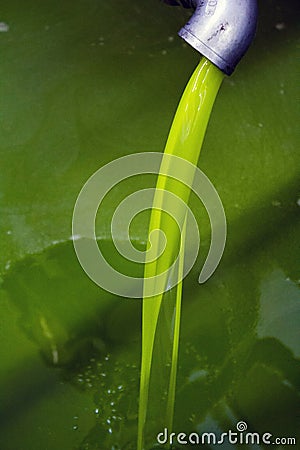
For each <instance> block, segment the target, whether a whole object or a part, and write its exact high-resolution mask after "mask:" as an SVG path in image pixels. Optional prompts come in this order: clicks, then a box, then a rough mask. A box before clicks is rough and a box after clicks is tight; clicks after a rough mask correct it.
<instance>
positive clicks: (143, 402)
mask: <svg viewBox="0 0 300 450" xmlns="http://www.w3.org/2000/svg"><path fill="white" fill-rule="evenodd" d="M223 77H224V75H223V74H222V72H221V71H220V70H219V69H217V68H216V67H215V66H214V65H213V64H211V63H210V62H209V61H208V60H207V59H205V58H203V59H202V60H201V62H200V64H199V65H198V67H197V68H196V70H195V72H194V73H193V75H192V76H191V78H190V80H189V82H188V84H187V86H186V89H185V91H184V93H183V96H182V98H181V101H180V103H179V106H178V109H177V111H176V115H175V118H174V121H173V123H172V127H171V130H170V133H169V137H168V140H167V144H166V148H165V154H170V155H175V156H178V157H181V158H184V159H186V160H187V161H189V162H191V163H193V164H195V165H196V164H197V162H198V159H199V155H200V150H201V146H202V142H203V139H204V136H205V131H206V127H207V124H208V121H209V117H210V114H211V110H212V107H213V104H214V101H215V98H216V95H217V93H218V90H219V87H220V85H221V83H222V80H223ZM167 164H168V161H167V160H166V159H164V158H163V159H162V163H161V170H162V171H164V173H168V166H167ZM156 188H157V189H159V190H161V191H164V190H167V191H170V192H172V193H173V194H175V195H177V196H178V197H180V198H181V199H182V200H183V201H184V202H185V203H187V202H188V200H189V195H190V189H189V188H188V187H187V186H185V185H183V184H182V183H180V182H178V181H176V180H174V179H173V178H170V177H168V176H164V175H161V174H160V175H158V179H157V184H156ZM161 191H160V192H161ZM160 192H158V193H157V195H155V197H154V202H153V209H152V213H151V217H150V225H149V235H150V233H151V232H152V231H153V230H157V229H161V230H163V231H164V232H165V234H166V238H167V247H166V249H165V251H164V253H163V256H161V257H160V258H158V259H157V260H156V261H153V262H147V260H146V265H145V272H144V277H145V285H144V293H147V294H148V295H147V298H144V300H143V322H142V364H141V381H140V403H139V427H138V450H141V449H142V448H143V445H144V444H143V440H144V438H143V435H144V432H145V430H144V427H145V424H146V420H147V409H148V406H149V405H148V402H151V398H148V397H149V384H150V374H151V365H152V358H153V351H154V345H155V339H157V342H158V344H157V345H160V343H161V341H162V340H163V341H165V340H167V341H168V342H167V345H166V348H165V349H164V352H165V357H163V358H161V365H162V366H163V367H157V368H156V370H157V371H158V372H159V376H160V378H162V377H163V373H164V371H165V369H164V367H165V365H166V364H168V361H169V360H170V361H171V367H170V373H169V384H167V385H166V387H165V389H164V390H167V391H168V394H167V402H166V405H167V408H166V409H165V408H164V407H163V408H162V410H161V411H155V407H153V408H151V407H150V410H151V409H153V410H154V411H153V413H154V414H155V415H157V416H159V417H161V419H162V423H161V424H162V425H163V422H164V421H165V424H168V426H169V427H171V426H172V416H173V409H174V398H175V385H176V368H177V367H176V366H177V355H178V339H179V324H180V310H181V306H180V304H181V291H182V283H179V284H178V285H177V287H176V288H175V289H174V291H175V292H174V293H173V298H174V299H173V306H172V300H171V305H170V301H168V306H167V307H164V306H163V307H162V301H163V297H164V295H163V294H160V295H155V296H152V297H149V292H151V283H153V281H151V280H150V281H147V278H149V277H154V276H155V275H156V274H157V273H161V272H164V271H165V270H167V269H168V268H169V267H170V265H171V263H172V258H173V257H174V253H175V252H176V250H178V249H179V247H180V241H181V239H182V236H180V231H179V229H178V227H177V225H176V224H175V222H174V221H173V220H172V218H171V217H170V216H169V215H167V214H164V213H163V212H162V211H161V210H160V209H158V208H159V207H160V206H161V205H162V203H163V196H161V194H160ZM177 213H178V216H177V217H178V218H179V221H181V222H182V221H183V220H184V217H185V211H184V210H182V211H181V210H178V211H177ZM181 265H182V264H181ZM178 275H179V274H174V275H173V276H175V277H176V276H178ZM149 283H150V285H149ZM167 283H168V280H167V278H166V280H165V286H167ZM168 295H172V294H168ZM163 303H164V302H163ZM161 309H165V310H166V309H168V312H166V313H165V314H164V316H165V319H164V320H162V321H161V322H159V314H160V313H161ZM174 311H175V330H170V333H169V334H168V335H166V332H165V330H166V329H170V322H171V321H172V318H173V315H174ZM158 323H160V326H159V327H157V324H158ZM156 335H157V336H160V335H161V336H160V338H157V337H156ZM163 335H164V336H163ZM170 336H171V337H170ZM161 350H162V349H161ZM170 355H171V356H170ZM170 361H169V364H170ZM153 377H154V378H155V374H153ZM155 395H157V396H161V395H163V392H156V394H155ZM154 403H155V401H154ZM156 425H157V424H156Z"/></svg>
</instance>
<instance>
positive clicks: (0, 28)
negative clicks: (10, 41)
mask: <svg viewBox="0 0 300 450" xmlns="http://www.w3.org/2000/svg"><path fill="white" fill-rule="evenodd" d="M8 31H9V25H8V24H7V23H5V22H0V33H7V32H8Z"/></svg>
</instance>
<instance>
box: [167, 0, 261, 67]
mask: <svg viewBox="0 0 300 450" xmlns="http://www.w3.org/2000/svg"><path fill="white" fill-rule="evenodd" d="M165 2H166V3H169V4H172V5H179V4H181V5H182V6H184V7H185V8H195V12H194V14H193V15H192V17H191V18H190V20H189V21H188V22H187V24H186V25H185V26H184V27H183V28H182V29H181V30H180V31H179V33H178V34H179V36H181V37H182V38H183V39H184V40H185V41H186V42H187V43H188V44H190V45H191V46H192V47H194V48H195V49H196V50H198V52H200V53H201V54H202V55H204V56H205V57H206V58H207V59H209V60H210V61H211V62H212V63H213V64H215V65H216V66H217V67H218V68H219V69H220V70H222V71H223V72H224V73H225V74H227V75H231V74H232V72H233V71H234V69H235V67H236V65H237V64H238V62H239V61H240V60H241V59H242V57H243V56H244V54H245V53H246V51H247V50H248V47H249V46H250V44H251V42H252V40H253V38H254V35H255V30H256V24H257V0H165Z"/></svg>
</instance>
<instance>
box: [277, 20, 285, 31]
mask: <svg viewBox="0 0 300 450" xmlns="http://www.w3.org/2000/svg"><path fill="white" fill-rule="evenodd" d="M275 28H276V30H278V31H282V30H285V28H286V25H285V23H284V22H278V23H276V25H275Z"/></svg>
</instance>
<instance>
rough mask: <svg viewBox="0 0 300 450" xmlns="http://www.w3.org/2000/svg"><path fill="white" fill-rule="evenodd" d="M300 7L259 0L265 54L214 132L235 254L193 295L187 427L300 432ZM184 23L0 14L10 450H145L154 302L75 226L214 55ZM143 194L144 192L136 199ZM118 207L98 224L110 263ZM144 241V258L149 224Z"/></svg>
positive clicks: (88, 12)
mask: <svg viewBox="0 0 300 450" xmlns="http://www.w3.org/2000/svg"><path fill="white" fill-rule="evenodd" d="M296 5H297V2H296V1H292V0H290V1H283V0H282V1H279V0H278V1H275V0H274V1H273V0H268V1H260V2H259V6H260V16H259V24H258V32H257V37H256V39H255V42H254V44H253V45H252V47H251V48H250V50H249V52H248V53H247V55H246V56H245V57H244V59H243V61H242V62H241V63H240V65H239V67H238V68H237V70H236V72H235V74H234V75H233V76H232V77H231V78H226V80H225V81H224V84H223V86H222V88H221V91H220V93H219V95H218V98H217V101H216V105H215V108H214V111H213V114H212V117H211V121H210V124H209V128H208V132H207V136H206V139H205V143H204V147H203V150H202V153H201V159H200V164H199V165H200V167H201V169H202V170H204V172H205V173H206V174H207V175H208V176H209V177H210V179H211V180H212V181H213V183H214V184H215V186H216V188H217V190H218V192H219V194H220V197H221V198H222V201H223V203H224V207H225V210H226V215H227V220H228V242H227V247H226V251H225V254H224V257H223V260H222V262H221V264H220V267H219V268H218V271H217V272H216V274H215V275H214V276H213V278H212V279H211V280H209V281H208V282H207V283H206V284H205V285H204V286H201V287H200V286H199V285H198V284H197V275H198V273H199V272H200V267H201V261H202V259H203V257H204V256H200V259H199V261H198V263H197V264H196V266H195V268H194V271H193V272H192V274H191V275H190V276H189V277H188V279H187V280H186V283H185V286H184V302H183V303H184V304H183V317H182V339H181V347H180V369H179V380H178V394H177V403H176V413H175V423H176V429H177V430H178V431H185V430H192V429H195V428H196V427H197V426H198V425H199V424H202V425H200V428H199V430H200V429H203V430H205V431H209V430H210V429H216V428H217V429H218V430H224V431H227V429H228V428H232V429H234V428H235V424H236V422H237V421H238V420H245V421H246V422H247V423H248V426H249V429H251V430H252V431H260V432H267V431H269V432H271V433H273V434H274V436H296V434H297V432H298V430H299V429H300V423H299V422H300V417H299V416H300V413H299V409H300V405H299V382H300V376H299V359H297V358H299V356H300V339H299V312H300V308H299V300H300V296H299V279H300V274H299V212H300V205H299V203H300V193H299V166H300V161H299V160H300V157H299V148H298V144H299V130H297V128H299V127H298V125H297V124H298V117H299V107H298V104H299V88H298V85H299V82H298V78H299V77H298V74H299V63H297V49H296V45H297V39H296V37H297V28H296V23H297V17H296ZM187 17H188V12H187V11H185V10H182V9H180V8H171V7H168V6H166V5H164V4H162V3H161V2H159V1H155V0H148V1H146V0H139V1H138V0H134V1H129V0H120V1H118V2H112V1H106V2H105V1H104V0H98V1H94V0H85V1H83V0H82V1H80V0H76V1H72V2H71V1H63V2H61V1H57V0H54V1H51V2H50V1H48V0H45V1H41V0H40V1H33V0H32V1H29V0H28V1H23V2H20V1H17V0H10V1H7V0H3V1H2V2H1V8H0V21H3V22H5V23H7V24H8V25H9V30H8V31H7V32H1V33H0V55H1V64H0V126H1V131H0V155H1V156H0V157H1V186H0V200H1V217H0V233H1V254H0V270H1V277H2V280H3V283H2V289H1V291H0V305H1V319H0V338H1V350H0V352H1V353H0V356H1V372H0V407H1V431H0V448H1V449H3V450H35V449H37V450H40V449H41V448H43V449H45V450H60V449H64V450H69V449H70V450H71V449H78V448H81V449H103V450H108V449H111V448H112V445H113V444H116V443H119V445H120V446H121V448H124V449H125V448H126V449H127V448H128V449H129V448H133V449H134V448H135V444H134V442H135V433H136V430H135V425H136V403H137V400H136V396H137V388H138V364H139V347H140V316H139V314H140V304H139V302H138V301H129V300H122V299H115V298H112V296H110V295H108V294H106V293H104V292H101V291H100V289H98V288H97V286H95V285H93V283H92V282H91V281H90V280H89V279H88V278H87V277H86V276H85V274H84V273H83V271H82V269H81V268H80V266H79V264H78V262H77V260H76V258H75V256H74V252H73V248H72V244H71V242H70V241H69V237H70V235H71V218H72V210H73V207H74V203H75V200H76V197H77V195H78V193H79V191H80V189H81V187H82V185H83V183H84V182H85V181H86V179H87V178H88V177H89V176H90V175H91V174H92V173H93V172H94V171H95V170H97V169H98V168H99V167H101V166H103V165H104V164H105V163H107V162H109V161H112V160H113V159H115V158H116V157H119V156H121V155H126V154H129V153H133V152H141V151H163V148H164V143H165V140H166V137H167V134H168V129H169V127H170V124H171V121H172V117H173V115H174V112H175V110H176V105H177V103H178V101H179V98H180V95H181V93H182V91H183V89H184V86H185V84H186V82H187V80H188V78H189V76H190V74H191V73H192V71H193V69H194V67H195V66H196V64H197V62H198V60H199V55H198V54H197V53H196V52H195V51H194V50H193V49H191V48H190V47H188V46H187V45H185V44H184V43H183V41H181V40H180V39H179V38H178V37H177V35H176V32H177V30H178V29H179V28H180V27H181V26H182V25H183V24H184V23H185V21H186V20H187ZM297 100H298V104H297ZM152 181H153V180H152ZM144 184H145V180H138V179H134V180H131V181H130V182H129V183H128V185H126V186H124V188H122V192H123V195H126V193H129V192H132V191H133V190H135V189H137V188H140V187H141V186H143V185H144ZM113 205H114V201H111V202H107V203H106V205H105V210H104V211H102V212H101V216H100V217H98V220H97V232H98V235H99V236H100V237H101V239H102V241H103V242H102V245H103V246H104V247H107V252H108V253H109V252H110V246H109V242H106V240H107V239H108V237H109V234H108V231H109V228H108V224H109V217H110V215H111V213H112V212H113ZM192 206H193V207H195V208H196V209H197V210H198V213H197V214H198V216H201V214H200V213H201V211H202V209H201V208H199V205H197V204H196V202H195V199H192ZM201 220H202V222H203V223H202V225H201V226H202V230H203V242H204V249H205V248H207V242H208V238H209V234H208V223H207V218H202V219H201ZM132 233H133V237H134V239H135V241H136V245H138V246H139V245H140V246H142V245H143V244H144V242H145V239H146V236H147V217H146V216H142V217H139V218H137V220H136V221H135V223H134V224H133V227H132ZM201 258H202V259H201ZM45 323H46V324H47V326H48V334H47V331H45V325H44V326H43V324H45ZM49 330H50V334H51V336H52V337H49ZM51 346H52V347H51ZM53 346H55V348H56V349H57V351H58V355H59V364H58V366H59V367H53V366H54V364H53V362H54V361H53V353H52V351H53ZM107 354H109V355H110V357H109V359H108V360H105V355H107ZM103 374H105V375H106V376H103ZM104 379H105V380H104ZM103 380H104V381H103ZM120 385H122V388H121V389H119V390H118V386H120ZM109 390H111V392H108V391H109ZM112 391H116V392H112ZM112 398H113V400H112ZM111 401H115V403H116V404H117V415H118V417H120V420H119V419H114V421H113V427H112V430H113V433H112V438H111V436H110V433H109V432H108V429H109V428H110V426H109V424H108V423H107V422H106V421H107V418H108V419H109V418H110V417H111V416H112V415H114V412H112V411H111V410H112V409H113V408H112V406H111V405H110V403H111ZM97 409H99V411H98V412H97ZM95 411H96V413H95ZM158 414H159V412H158ZM121 419H122V420H121ZM109 420H110V419H109ZM298 438H299V437H298ZM128 442H129V444H128V446H127V447H126V445H127V444H126V443H128ZM130 442H131V444H130ZM132 442H133V444H132ZM116 448H117V447H116ZM224 448H226V447H224Z"/></svg>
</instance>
